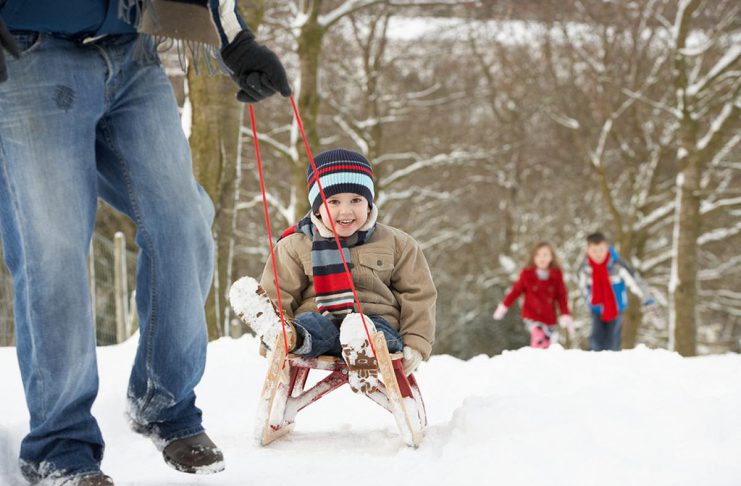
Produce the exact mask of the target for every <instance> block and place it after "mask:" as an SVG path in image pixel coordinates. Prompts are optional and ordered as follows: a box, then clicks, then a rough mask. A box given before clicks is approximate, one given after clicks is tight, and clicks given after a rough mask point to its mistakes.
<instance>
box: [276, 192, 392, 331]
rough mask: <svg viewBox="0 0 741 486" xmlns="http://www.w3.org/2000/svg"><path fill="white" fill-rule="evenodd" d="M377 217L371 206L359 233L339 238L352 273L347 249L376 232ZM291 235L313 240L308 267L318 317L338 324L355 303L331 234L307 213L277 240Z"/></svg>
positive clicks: (329, 230)
mask: <svg viewBox="0 0 741 486" xmlns="http://www.w3.org/2000/svg"><path fill="white" fill-rule="evenodd" d="M377 215H378V209H377V208H376V207H375V206H373V208H372V209H371V214H370V215H369V216H368V221H366V223H365V225H363V227H362V228H361V229H359V230H358V231H356V232H355V233H353V234H352V235H351V236H348V237H347V238H342V237H340V245H341V246H342V253H343V255H344V256H345V261H346V262H347V267H348V268H349V269H350V270H351V271H352V268H353V266H354V265H353V264H352V262H351V261H350V248H352V247H353V246H356V245H362V244H363V243H365V242H367V241H368V239H370V237H371V235H372V234H373V230H374V229H375V228H376V218H377ZM294 233H303V234H305V235H306V236H308V237H310V238H311V240H312V243H311V265H312V267H313V270H314V272H313V273H314V293H315V303H316V307H317V309H318V310H319V313H320V314H323V315H328V316H330V317H332V318H334V319H336V320H337V319H342V318H343V317H344V316H345V315H346V314H349V313H351V312H353V311H354V310H355V305H354V304H355V302H354V299H353V294H352V287H351V286H350V282H348V280H347V275H346V274H345V267H344V266H343V265H342V258H341V257H340V251H339V250H338V249H337V243H336V242H335V240H334V236H333V235H332V230H331V229H329V228H327V227H326V226H325V225H324V223H322V221H321V219H319V218H318V217H316V216H314V215H313V214H312V213H309V214H307V215H306V216H305V217H304V218H303V219H301V221H299V222H298V224H296V225H294V226H291V227H290V228H288V229H287V230H285V231H284V232H283V234H281V236H280V239H283V238H285V237H286V236H289V235H292V234H294ZM280 239H279V240H280Z"/></svg>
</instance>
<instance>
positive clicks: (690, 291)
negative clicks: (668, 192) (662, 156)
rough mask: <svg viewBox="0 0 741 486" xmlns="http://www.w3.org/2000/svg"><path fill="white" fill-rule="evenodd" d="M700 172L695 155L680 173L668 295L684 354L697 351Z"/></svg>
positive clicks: (680, 350)
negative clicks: (696, 311)
mask: <svg viewBox="0 0 741 486" xmlns="http://www.w3.org/2000/svg"><path fill="white" fill-rule="evenodd" d="M699 185H700V174H699V171H698V164H697V161H696V160H695V157H693V156H692V155H690V156H689V160H688V164H687V166H686V168H685V169H684V170H683V171H681V172H680V173H679V174H678V175H677V203H678V204H677V209H676V210H675V221H674V240H675V241H674V252H673V255H672V258H673V261H672V271H671V280H670V282H669V297H670V301H671V306H672V320H673V326H672V327H673V330H674V349H675V350H676V351H677V352H678V353H679V354H681V355H682V356H695V355H696V354H697V322H696V313H695V310H696V305H697V257H698V254H697V250H698V248H697V238H698V237H699V231H700V214H699V213H700V198H699V196H698V192H699V191H698V189H699Z"/></svg>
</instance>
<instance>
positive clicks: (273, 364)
mask: <svg viewBox="0 0 741 486" xmlns="http://www.w3.org/2000/svg"><path fill="white" fill-rule="evenodd" d="M372 338H373V342H374V345H375V348H376V353H377V354H378V362H379V373H380V375H381V382H380V383H379V386H378V389H377V390H375V391H373V392H371V393H368V394H365V395H366V396H367V397H368V398H370V399H371V400H373V401H374V402H376V403H377V404H378V405H380V406H381V407H383V408H384V409H386V410H388V411H389V412H390V413H391V414H392V415H393V416H394V419H395V421H396V424H397V426H398V428H399V431H400V433H401V435H402V438H403V440H404V442H405V443H406V444H407V445H409V446H410V447H418V446H419V445H420V443H421V441H422V439H423V437H424V435H423V434H424V429H425V427H426V426H427V417H426V413H425V409H424V402H423V401H422V395H421V393H420V391H419V387H418V386H417V382H416V380H415V379H414V375H412V374H410V375H409V376H408V377H407V376H405V375H404V368H403V363H402V358H403V355H402V354H401V353H394V354H389V352H388V347H387V346H386V340H385V338H384V336H383V334H382V333H376V334H374V335H373V336H372ZM273 349H274V351H272V352H270V351H269V352H267V353H265V354H266V356H267V358H268V360H269V365H268V371H267V373H266V376H265V383H264V384H263V387H262V391H261V393H260V399H259V403H258V407H257V417H256V422H255V438H256V440H257V442H258V443H259V444H260V445H262V446H266V445H268V444H270V443H271V442H273V441H275V440H277V439H279V438H280V437H282V436H284V435H286V434H287V433H289V432H291V431H292V430H293V428H294V422H295V419H296V415H297V414H298V412H300V411H301V410H303V409H304V408H306V407H308V406H309V405H311V404H312V403H316V402H317V401H318V400H319V399H321V398H322V397H324V396H326V395H327V394H329V393H330V392H332V391H334V390H336V389H337V388H339V387H341V386H342V385H344V384H346V383H347V382H348V371H347V365H346V364H345V361H344V360H343V359H342V358H337V357H333V356H320V357H318V358H306V357H303V356H297V355H293V354H289V355H288V356H286V354H285V346H284V344H283V336H279V337H278V339H277V340H276V343H275V346H273ZM261 354H262V353H261ZM284 363H285V366H284ZM311 370H319V371H328V372H329V374H328V375H327V376H325V377H324V378H323V379H322V380H320V381H319V382H317V383H315V384H314V385H313V386H311V387H310V388H309V389H306V381H307V378H308V375H309V373H310V372H311Z"/></svg>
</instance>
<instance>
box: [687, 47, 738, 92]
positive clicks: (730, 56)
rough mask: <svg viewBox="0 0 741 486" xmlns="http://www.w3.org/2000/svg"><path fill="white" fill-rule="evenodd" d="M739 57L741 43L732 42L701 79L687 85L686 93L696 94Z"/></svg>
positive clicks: (731, 65) (729, 67) (730, 66)
mask: <svg viewBox="0 0 741 486" xmlns="http://www.w3.org/2000/svg"><path fill="white" fill-rule="evenodd" d="M739 59H741V44H734V45H732V46H731V48H730V49H729V50H728V51H727V52H726V53H725V54H724V55H723V57H722V58H720V60H719V61H718V62H717V63H716V64H715V66H713V68H712V69H711V70H710V71H708V73H707V74H706V75H705V76H704V77H703V78H702V79H700V80H699V81H697V82H696V83H693V84H692V85H690V86H688V87H687V95H688V96H692V97H694V96H697V94H698V93H700V92H701V91H703V90H704V89H706V88H707V87H708V86H710V84H712V82H713V81H714V80H716V79H718V78H719V77H720V76H721V75H722V74H723V73H725V72H726V71H728V70H729V69H731V68H732V67H733V65H734V64H735V63H736V62H738V60H739Z"/></svg>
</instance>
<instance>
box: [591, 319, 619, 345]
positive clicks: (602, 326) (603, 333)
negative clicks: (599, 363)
mask: <svg viewBox="0 0 741 486" xmlns="http://www.w3.org/2000/svg"><path fill="white" fill-rule="evenodd" d="M622 318H623V316H622V315H621V314H618V316H617V317H616V318H615V319H613V320H611V321H603V320H602V318H601V317H600V313H599V312H594V311H592V335H591V336H589V350H590V351H620V332H621V328H622V322H621V321H622Z"/></svg>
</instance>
